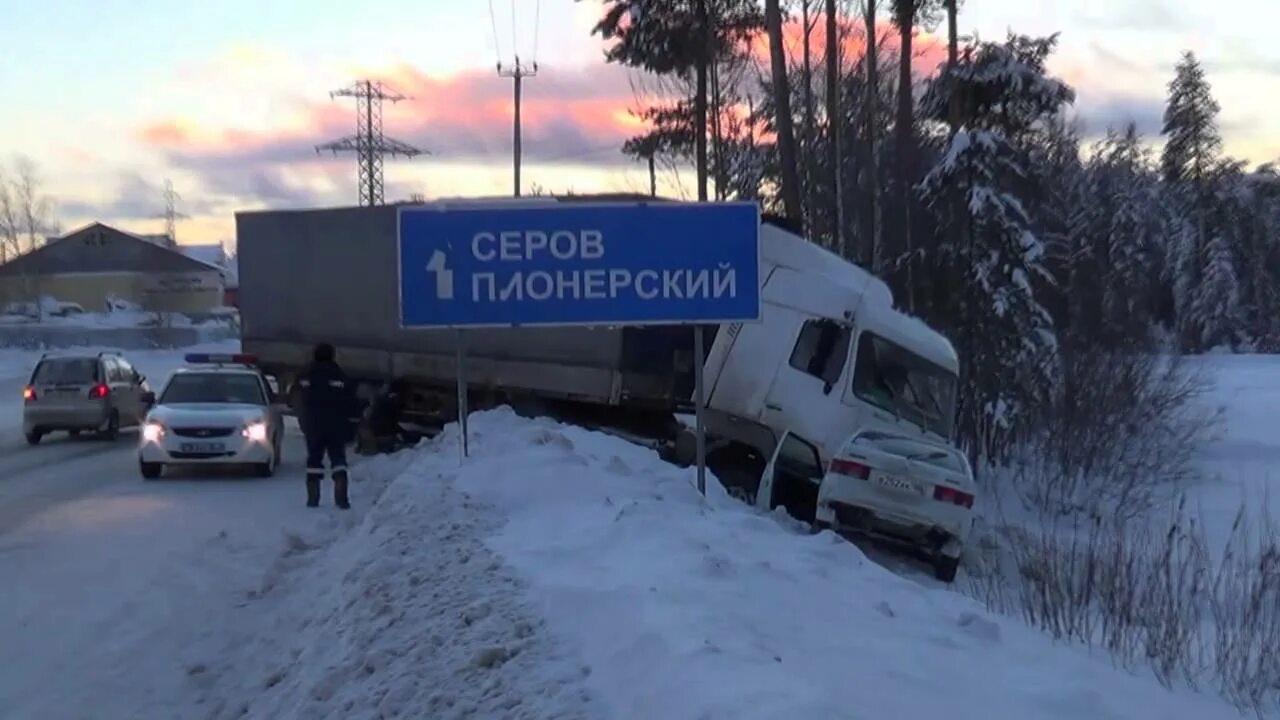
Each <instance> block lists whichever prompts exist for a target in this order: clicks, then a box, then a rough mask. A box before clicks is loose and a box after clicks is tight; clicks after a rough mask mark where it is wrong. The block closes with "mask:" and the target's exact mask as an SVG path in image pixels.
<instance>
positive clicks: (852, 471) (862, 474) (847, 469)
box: [831, 458, 871, 480]
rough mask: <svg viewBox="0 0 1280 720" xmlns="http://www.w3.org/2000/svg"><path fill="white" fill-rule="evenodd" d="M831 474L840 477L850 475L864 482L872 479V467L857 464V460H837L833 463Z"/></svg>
mask: <svg viewBox="0 0 1280 720" xmlns="http://www.w3.org/2000/svg"><path fill="white" fill-rule="evenodd" d="M831 472H833V473H836V474H838V475H848V476H849V477H855V478H859V479H862V480H866V479H867V478H869V477H871V467H870V466H868V465H864V464H863V463H860V462H857V461H856V460H845V459H843V458H836V459H835V460H832V461H831Z"/></svg>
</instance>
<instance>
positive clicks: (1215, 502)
mask: <svg viewBox="0 0 1280 720" xmlns="http://www.w3.org/2000/svg"><path fill="white" fill-rule="evenodd" d="M1195 362H1196V363H1198V364H1200V365H1201V366H1202V367H1203V368H1204V369H1205V370H1207V371H1208V372H1209V374H1210V376H1211V377H1213V378H1214V380H1215V381H1216V382H1215V387H1214V389H1213V392H1212V393H1210V395H1209V396H1208V397H1206V398H1205V404H1206V405H1207V406H1208V407H1210V408H1221V409H1222V410H1223V414H1222V418H1221V419H1222V425H1221V427H1219V428H1218V433H1219V436H1218V437H1217V438H1216V439H1215V441H1214V442H1212V443H1211V444H1210V445H1209V446H1208V448H1206V451H1205V452H1204V454H1203V463H1204V469H1205V473H1206V475H1207V477H1206V480H1205V482H1204V483H1203V484H1202V485H1200V486H1198V487H1195V488H1192V490H1191V491H1190V492H1189V493H1188V498H1189V503H1190V504H1189V508H1190V510H1191V512H1193V513H1195V516H1196V517H1197V519H1199V520H1200V521H1201V522H1203V524H1204V528H1205V532H1206V536H1207V538H1208V540H1209V542H1210V545H1211V547H1210V549H1211V551H1212V552H1213V554H1214V555H1215V556H1217V555H1220V553H1221V550H1222V547H1223V546H1224V545H1225V544H1226V539H1227V537H1228V536H1230V534H1231V525H1232V523H1233V522H1234V521H1235V517H1236V514H1237V513H1238V512H1239V510H1240V509H1241V507H1244V508H1245V511H1246V519H1247V520H1248V522H1249V524H1250V527H1251V528H1254V529H1257V528H1259V527H1260V525H1261V523H1262V522H1264V521H1266V520H1267V519H1268V518H1269V519H1270V521H1271V522H1272V523H1274V524H1275V526H1276V527H1277V528H1278V529H1280V355H1208V356H1204V357H1200V358H1196V359H1195Z"/></svg>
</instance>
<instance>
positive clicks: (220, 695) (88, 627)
mask: <svg viewBox="0 0 1280 720" xmlns="http://www.w3.org/2000/svg"><path fill="white" fill-rule="evenodd" d="M24 355H25V357H20V356H24ZM131 357H133V358H135V360H136V361H137V362H138V364H139V365H140V366H141V367H142V368H143V370H144V372H146V373H147V374H149V375H151V377H152V378H153V381H154V382H162V375H163V374H164V373H165V368H166V367H172V365H173V364H174V363H175V360H176V359H177V358H179V357H180V353H170V354H167V355H165V354H162V353H157V354H154V356H146V354H143V353H132V354H131ZM32 361H33V356H32V355H31V354H29V353H26V354H22V353H5V352H4V351H0V378H4V377H5V376H6V374H9V377H10V378H11V379H10V380H9V381H5V380H0V386H3V385H4V384H5V383H6V382H10V383H16V384H15V385H14V387H13V388H12V389H13V390H14V392H15V394H14V395H13V397H14V398H15V399H16V397H17V395H16V390H17V389H18V388H20V383H21V380H20V379H19V378H20V377H21V376H22V375H24V374H25V373H26V372H28V371H29V364H30V362H32ZM1205 362H1210V363H1213V364H1214V369H1215V371H1218V372H1220V373H1221V374H1222V376H1223V379H1224V382H1223V384H1222V387H1221V390H1220V392H1219V394H1218V395H1217V396H1216V397H1217V399H1219V400H1221V401H1225V402H1230V403H1231V406H1230V408H1229V412H1228V415H1227V422H1228V425H1227V428H1226V429H1227V432H1226V433H1225V434H1224V436H1223V438H1222V439H1221V440H1220V441H1218V442H1217V443H1216V444H1215V446H1214V449H1212V450H1211V452H1210V453H1208V454H1207V455H1206V462H1211V463H1213V462H1217V463H1221V465H1220V467H1221V468H1223V469H1224V470H1227V471H1231V472H1224V475H1226V482H1223V483H1206V484H1205V485H1203V486H1201V487H1199V488H1197V489H1196V492H1197V498H1196V499H1197V500H1199V501H1203V502H1202V505H1203V506H1204V508H1205V511H1206V513H1210V512H1214V508H1215V507H1216V508H1218V509H1219V510H1222V511H1223V512H1221V513H1218V514H1216V515H1214V516H1213V517H1216V518H1218V519H1219V521H1221V517H1223V515H1224V513H1225V514H1227V515H1233V514H1234V512H1235V509H1236V506H1237V505H1238V498H1237V499H1235V500H1232V499H1231V497H1234V496H1233V495H1232V494H1233V493H1237V492H1243V493H1245V494H1246V495H1247V494H1249V493H1253V492H1255V491H1260V490H1261V489H1263V488H1265V487H1266V483H1267V482H1268V479H1267V478H1268V473H1267V470H1268V468H1269V467H1272V466H1274V465H1275V463H1276V462H1280V457H1276V455H1275V454H1273V452H1272V451H1273V450H1274V449H1275V447H1276V445H1277V443H1278V441H1277V439H1276V434H1275V433H1274V431H1270V432H1269V431H1268V428H1269V427H1271V426H1272V423H1270V422H1269V420H1268V418H1269V416H1268V415H1267V412H1268V408H1274V407H1276V406H1277V405H1276V403H1275V402H1274V401H1276V400H1280V358H1211V359H1207V360H1205ZM13 368H18V371H17V372H16V373H11V370H12V369H13ZM0 389H3V388H2V387H0ZM14 405H15V406H17V405H18V402H17V401H16V400H15V403H14ZM4 412H5V413H8V412H9V411H8V410H5V411H4ZM6 423H8V427H9V428H10V429H5V424H6ZM13 427H14V426H13V424H12V418H11V417H10V416H9V415H7V414H5V415H0V432H2V433H4V436H5V439H4V441H3V443H4V448H5V451H6V456H5V457H4V458H0V504H2V505H7V504H8V502H7V500H6V497H7V496H8V495H10V494H12V493H15V492H17V491H16V490H13V488H14V487H17V488H25V489H27V491H29V492H33V493H34V492H35V491H32V490H30V488H42V490H41V492H42V493H43V494H39V493H37V494H36V497H37V500H35V501H30V502H28V503H27V504H26V505H25V507H27V508H28V512H27V513H26V514H24V515H23V516H21V517H16V516H14V515H13V514H12V513H8V514H6V513H4V512H0V576H3V577H6V578H11V579H14V582H12V583H10V584H8V586H7V587H6V589H5V591H4V592H2V593H0V637H3V638H4V642H0V717H4V718H10V717H13V718H81V717H83V718H117V717H119V718H133V717H145V718H161V717H163V718H211V719H216V718H242V717H244V718H270V719H273V720H274V719H276V718H295V717H297V718H383V717H412V718H454V717H459V718H461V717H473V718H675V719H679V718H734V719H737V718H792V717H820V718H850V719H854V718H888V717H901V718H924V717H935V716H943V717H948V718H983V719H986V718H1081V719H1082V720H1083V719H1090V720H1092V719H1093V718H1125V719H1129V718H1139V719H1140V718H1159V719H1160V720H1180V719H1182V718H1187V719H1188V720H1190V719H1192V718H1194V719H1196V720H1201V719H1205V720H1208V719H1212V718H1233V717H1240V715H1239V714H1238V713H1237V712H1236V711H1235V710H1233V709H1232V708H1230V707H1229V706H1228V705H1227V704H1226V703H1224V702H1223V701H1221V700H1220V699H1218V698H1217V697H1216V696H1215V695H1213V694H1212V692H1211V691H1208V690H1206V691H1205V692H1203V693H1197V692H1194V691H1192V690H1190V689H1186V688H1182V687H1177V688H1175V689H1174V690H1173V691H1168V690H1165V689H1164V688H1162V687H1161V686H1160V685H1159V684H1158V683H1157V682H1156V681H1155V679H1153V678H1152V677H1151V675H1150V673H1149V672H1148V671H1145V670H1139V671H1132V672H1130V671H1126V670H1123V669H1118V668H1117V667H1115V664H1114V663H1113V662H1112V661H1111V660H1110V658H1108V657H1107V656H1105V655H1104V654H1101V653H1097V654H1093V655H1091V654H1089V653H1088V652H1087V651H1086V650H1084V649H1082V648H1079V647H1076V646H1071V645H1064V644H1055V643H1053V642H1052V641H1050V640H1049V639H1048V638H1047V637H1046V636H1044V635H1042V634H1040V633H1039V632H1037V631H1034V630H1032V629H1030V628H1028V627H1026V626H1025V625H1024V624H1022V622H1021V621H1020V620H1018V619H1016V618H1007V617H999V616H993V615H992V614H990V613H988V612H987V611H985V610H984V609H983V608H982V607H981V606H979V605H978V604H976V603H975V602H973V601H971V600H969V599H967V598H965V597H964V596H962V595H960V594H959V593H956V592H953V591H951V590H949V589H946V588H941V587H936V586H933V585H932V584H930V583H921V582H918V581H916V580H915V579H910V578H904V577H901V576H899V575H896V574H894V573H892V572H890V571H888V570H886V569H884V568H883V567H881V566H880V565H878V564H877V563H875V562H871V561H870V560H868V559H867V557H866V556H865V555H864V554H863V553H862V552H861V551H860V550H859V549H858V548H857V547H855V546H853V545H851V544H849V543H846V542H844V541H842V540H840V539H838V538H836V537H835V536H833V535H831V534H830V533H824V534H821V535H810V534H808V533H807V532H805V531H803V530H802V529H801V528H799V527H798V525H797V524H796V523H794V522H793V521H791V520H790V519H788V518H786V517H784V516H779V515H765V514H760V513H758V512H756V511H754V510H753V509H751V508H748V507H747V506H745V505H743V504H741V503H738V502H736V501H734V500H731V499H730V498H729V497H728V496H727V495H726V494H725V493H724V491H723V489H721V488H720V487H719V485H717V484H715V483H711V486H710V488H709V491H708V497H707V498H702V497H700V496H699V495H698V494H697V492H696V490H694V488H693V475H692V473H691V472H690V471H687V470H682V469H678V468H674V467H672V466H670V465H667V464H665V463H663V462H661V461H660V460H659V459H658V457H657V455H656V454H655V453H653V452H652V451H650V450H648V449H645V448H641V447H638V446H636V445H633V444H630V443H627V442H626V441H624V440H620V439H618V438H616V437H611V436H607V435H601V434H596V433H591V432H588V431H585V430H582V429H579V428H573V427H567V426H561V425H558V424H556V423H553V422H551V421H546V420H536V421H530V420H524V419H520V418H518V417H516V416H515V415H514V414H513V413H511V412H509V411H506V410H500V411H494V412H489V413H484V414H479V415H476V416H473V418H472V421H471V429H472V434H471V450H472V455H471V457H470V458H469V459H467V460H466V461H465V462H461V461H460V459H459V453H458V443H457V440H458V438H457V436H456V431H455V429H453V428H450V429H448V430H446V432H445V434H444V435H442V436H441V437H439V438H437V439H436V440H434V441H430V442H427V443H424V444H423V445H422V446H420V447H419V448H417V449H414V450H409V451H405V452H401V453H398V454H396V455H393V456H387V457H379V458H375V459H372V460H366V461H363V462H360V463H357V464H356V466H355V471H354V475H355V480H356V482H355V485H354V488H353V501H354V502H355V506H356V507H355V509H354V510H353V511H352V512H351V513H347V514H342V513H338V512H337V511H334V510H333V509H332V508H327V507H326V508H323V509H321V510H319V511H313V510H308V509H306V508H304V507H302V503H301V498H300V493H301V487H300V485H301V479H300V468H299V462H298V461H299V459H300V458H299V453H300V449H299V448H298V447H297V445H298V443H297V439H296V437H295V438H291V443H290V446H289V447H290V449H289V454H290V460H291V462H290V464H289V465H288V466H287V467H285V468H284V469H283V471H282V473H281V476H280V478H279V479H277V480H272V481H265V482H264V481H260V480H249V479H234V480H226V479H219V478H204V477H201V478H198V479H192V480H183V479H179V480H173V481H164V482H160V483H144V482H142V481H141V480H139V479H137V477H136V469H135V468H134V465H133V462H134V458H133V456H132V454H131V453H130V452H129V448H128V446H129V443H128V441H122V443H121V446H120V447H119V448H118V449H113V448H108V449H107V450H106V451H97V450H94V451H93V452H95V453H96V454H92V455H87V456H81V455H76V454H75V453H78V452H83V450H82V447H89V446H88V445H86V444H85V443H55V444H50V445H48V446H43V445H42V446H41V447H39V448H34V449H29V448H24V447H23V448H21V449H20V450H18V451H15V452H14V453H12V454H9V453H8V450H9V448H10V447H11V446H12V447H13V448H15V449H16V448H19V447H20V446H19V445H18V444H16V443H13V444H11V442H10V438H11V437H12V438H16V431H15V430H13V429H12V428H13ZM28 450H32V451H34V452H35V453H36V454H38V455H39V456H38V457H36V455H35V454H32V453H28V452H27V451H28ZM68 458H69V459H68ZM10 467H11V468H12V469H13V471H12V472H7V471H6V468H10ZM1241 469H1244V470H1250V471H1256V472H1237V471H1239V470H1241ZM1232 475H1234V476H1235V479H1233V478H1232ZM50 493H52V495H51V494H50ZM1229 496H1230V497H1229ZM1275 510H1276V508H1275V507H1274V506H1272V508H1271V511H1272V512H1273V513H1274V512H1275ZM1206 517H1209V516H1208V515H1206ZM1226 522H1227V524H1228V525H1229V522H1230V520H1229V519H1228V520H1227V521H1226Z"/></svg>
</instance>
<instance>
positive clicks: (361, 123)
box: [316, 80, 430, 206]
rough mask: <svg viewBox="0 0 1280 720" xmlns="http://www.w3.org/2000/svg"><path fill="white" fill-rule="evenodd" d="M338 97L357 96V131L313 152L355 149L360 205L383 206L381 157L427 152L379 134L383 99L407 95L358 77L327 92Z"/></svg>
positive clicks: (335, 152)
mask: <svg viewBox="0 0 1280 720" xmlns="http://www.w3.org/2000/svg"><path fill="white" fill-rule="evenodd" d="M339 96H341V97H353V98H355V99H356V134H355V135H349V136H347V137H344V138H342V139H340V140H335V141H333V142H331V143H326V144H324V145H317V146H316V152H317V153H319V152H322V151H324V150H328V151H330V152H332V153H333V154H334V155H337V154H338V153H340V152H354V153H355V154H356V161H357V162H358V163H359V166H360V181H359V182H360V205H362V206H366V205H367V206H373V205H382V204H383V181H382V158H383V156H385V155H391V156H392V157H395V156H397V155H403V156H405V157H409V158H412V157H417V156H418V155H422V154H423V153H425V152H426V151H425V150H419V149H418V148H415V147H413V146H411V145H408V144H406V143H402V142H400V141H399V140H393V139H391V138H388V137H385V136H384V135H383V134H382V101H383V100H390V101H391V102H393V103H394V102H400V101H401V100H406V99H408V98H406V97H405V96H404V95H401V94H399V93H397V92H395V91H394V90H390V89H388V88H384V86H383V84H382V83H381V82H374V81H372V80H360V81H357V82H356V83H355V84H354V85H352V86H351V87H347V88H343V89H341V90H335V91H333V92H331V93H329V97H330V98H334V97H339ZM426 154H428V155H429V154H430V153H426Z"/></svg>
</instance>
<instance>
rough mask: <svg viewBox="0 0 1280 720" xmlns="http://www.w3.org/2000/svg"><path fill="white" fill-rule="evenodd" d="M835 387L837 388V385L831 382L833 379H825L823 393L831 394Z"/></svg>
mask: <svg viewBox="0 0 1280 720" xmlns="http://www.w3.org/2000/svg"><path fill="white" fill-rule="evenodd" d="M834 389H835V386H834V385H832V384H831V381H830V380H824V381H823V383H822V394H823V395H830V394H831V391H832V390H834Z"/></svg>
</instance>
